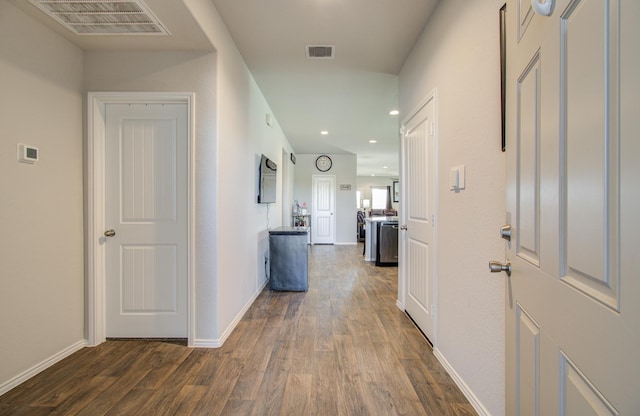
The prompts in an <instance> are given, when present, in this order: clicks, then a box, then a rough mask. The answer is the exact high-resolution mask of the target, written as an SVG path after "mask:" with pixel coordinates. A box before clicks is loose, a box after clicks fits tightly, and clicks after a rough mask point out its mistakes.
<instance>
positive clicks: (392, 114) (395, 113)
mask: <svg viewBox="0 0 640 416" xmlns="http://www.w3.org/2000/svg"><path fill="white" fill-rule="evenodd" d="M398 114H400V111H398V110H391V111H389V115H390V116H397V115H398Z"/></svg>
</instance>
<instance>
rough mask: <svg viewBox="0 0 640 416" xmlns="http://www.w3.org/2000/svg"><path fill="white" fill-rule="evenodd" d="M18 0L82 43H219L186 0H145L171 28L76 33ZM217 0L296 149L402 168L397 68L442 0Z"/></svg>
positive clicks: (375, 169)
mask: <svg viewBox="0 0 640 416" xmlns="http://www.w3.org/2000/svg"><path fill="white" fill-rule="evenodd" d="M11 1H12V3H13V4H16V5H17V6H18V7H20V8H21V9H23V10H24V11H26V12H27V13H29V14H31V15H32V16H34V17H36V18H37V19H39V20H40V21H42V22H43V23H44V24H46V25H47V26H49V27H51V28H52V29H53V30H55V31H56V32H58V33H60V34H61V35H62V36H64V37H66V38H67V39H69V40H70V41H71V42H73V43H75V44H77V45H78V46H79V47H81V48H82V49H84V50H212V49H213V47H212V45H211V44H210V43H209V41H208V40H207V38H206V36H205V35H204V34H203V32H202V31H201V30H200V29H199V27H198V25H197V23H196V21H195V20H194V19H193V17H192V16H191V14H190V12H189V10H188V9H187V8H186V7H185V5H184V3H183V2H182V1H180V0H144V3H146V5H147V6H148V8H149V9H150V10H151V11H152V12H153V13H154V14H155V15H156V16H157V17H158V19H159V20H160V21H161V22H162V24H163V25H164V26H165V27H166V28H167V29H168V30H169V31H170V32H171V36H157V35H156V36H141V35H118V36H95V35H94V36H78V35H75V34H73V33H71V32H70V31H69V30H67V29H65V28H63V27H62V26H61V25H60V24H59V23H58V22H56V21H55V20H53V19H52V18H50V17H48V16H46V15H45V14H44V13H43V12H41V11H40V10H38V9H37V8H36V7H34V6H33V5H31V4H30V3H29V2H28V1H26V0H11ZM211 1H212V2H213V3H214V4H215V6H216V8H217V9H218V10H219V12H220V14H221V16H222V18H223V20H224V22H225V24H226V25H227V27H228V29H229V32H230V33H231V36H232V37H233V39H234V41H235V42H236V45H237V46H238V49H239V50H240V52H241V53H242V55H243V56H244V59H245V61H246V62H247V65H248V67H249V69H250V71H251V73H252V74H253V76H254V78H255V80H256V82H257V83H258V86H259V87H260V89H261V90H262V93H263V94H264V96H265V98H266V100H267V102H268V103H269V105H270V106H271V109H272V111H273V115H274V117H275V118H276V119H277V120H278V122H279V123H280V126H281V127H282V129H283V130H284V133H285V134H286V136H287V138H288V139H289V141H290V143H291V145H292V146H293V148H294V151H295V152H296V153H300V154H302V153H351V154H356V155H357V159H358V175H359V176H361V175H366V176H369V175H372V174H375V175H378V176H397V175H398V147H399V145H398V136H399V120H400V119H401V118H402V117H403V115H402V114H400V115H399V116H390V115H389V111H390V110H392V109H396V108H397V106H398V77H397V75H398V72H399V71H400V69H401V67H402V65H403V63H404V61H405V59H406V57H407V56H408V54H409V53H410V51H411V49H412V48H413V45H414V44H415V42H416V40H417V39H418V37H419V36H420V34H421V33H422V31H423V29H424V26H425V24H426V22H427V20H428V18H429V16H430V14H431V12H432V10H433V8H434V7H435V5H436V3H437V2H438V0H211ZM306 45H335V59H325V60H309V59H307V58H306V54H305V46H306ZM321 130H327V131H329V134H328V135H327V136H322V135H320V131H321ZM369 140H377V143H376V144H370V143H369ZM385 166H386V168H384V167H385Z"/></svg>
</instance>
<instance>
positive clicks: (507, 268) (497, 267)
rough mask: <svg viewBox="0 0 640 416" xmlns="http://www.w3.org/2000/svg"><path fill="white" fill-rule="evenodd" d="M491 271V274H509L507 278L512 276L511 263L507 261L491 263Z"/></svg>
mask: <svg viewBox="0 0 640 416" xmlns="http://www.w3.org/2000/svg"><path fill="white" fill-rule="evenodd" d="M489 270H490V271H491V273H500V272H505V273H507V276H511V262H510V261H507V262H506V263H500V262H499V261H490V262H489Z"/></svg>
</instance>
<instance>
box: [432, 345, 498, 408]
mask: <svg viewBox="0 0 640 416" xmlns="http://www.w3.org/2000/svg"><path fill="white" fill-rule="evenodd" d="M433 355H435V356H436V358H437V359H438V361H440V364H442V366H443V367H444V369H445V370H447V373H449V375H450V376H451V378H452V379H453V382H454V383H456V386H458V388H459V389H460V390H461V391H462V394H464V397H466V398H467V400H469V403H471V406H473V408H474V409H475V411H476V412H478V415H479V416H491V413H489V411H488V410H487V408H486V407H484V405H483V404H482V402H481V401H480V400H479V399H478V397H477V396H476V395H475V394H474V393H473V390H471V388H470V387H469V386H468V385H467V383H465V382H464V380H463V379H462V377H460V374H458V373H457V372H456V370H454V368H453V367H452V366H451V364H449V361H447V359H446V358H444V355H442V353H441V352H440V350H439V349H438V348H434V349H433Z"/></svg>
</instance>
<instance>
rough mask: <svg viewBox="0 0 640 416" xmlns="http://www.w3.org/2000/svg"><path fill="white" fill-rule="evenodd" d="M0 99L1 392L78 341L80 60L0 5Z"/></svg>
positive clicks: (81, 286) (50, 34) (33, 23)
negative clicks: (32, 159)
mask: <svg viewBox="0 0 640 416" xmlns="http://www.w3.org/2000/svg"><path fill="white" fill-rule="evenodd" d="M0 90H1V91H2V93H1V94H0V195H1V198H2V203H0V386H1V385H2V384H4V383H6V382H7V381H9V380H11V379H12V378H14V377H16V376H17V375H19V374H21V373H23V372H24V371H26V370H28V369H30V368H31V367H33V366H34V365H36V364H38V363H40V362H42V361H44V360H46V359H48V358H50V357H51V356H53V355H54V354H57V353H59V352H60V351H62V350H64V349H66V348H68V347H71V346H72V345H74V344H76V343H78V342H80V341H82V340H83V338H84V332H83V322H84V309H83V308H84V292H83V290H84V283H83V248H82V244H83V236H82V229H83V217H82V93H81V91H82V51H81V50H80V49H78V48H77V47H75V46H73V45H71V44H70V43H68V42H67V41H66V40H64V39H63V38H61V37H60V36H58V35H56V34H55V33H54V32H52V31H51V30H49V29H46V28H45V27H43V26H42V25H40V23H37V22H36V21H34V20H33V19H32V18H30V17H28V16H26V15H25V14H24V13H23V12H22V11H21V10H19V9H17V8H15V7H14V6H13V5H12V4H10V3H9V2H7V1H0ZM19 142H21V143H26V144H30V145H33V146H36V147H38V148H39V151H40V154H39V157H40V160H39V161H38V162H37V163H36V164H34V165H27V164H22V163H18V162H17V160H16V154H17V150H16V145H17V143H19Z"/></svg>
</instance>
